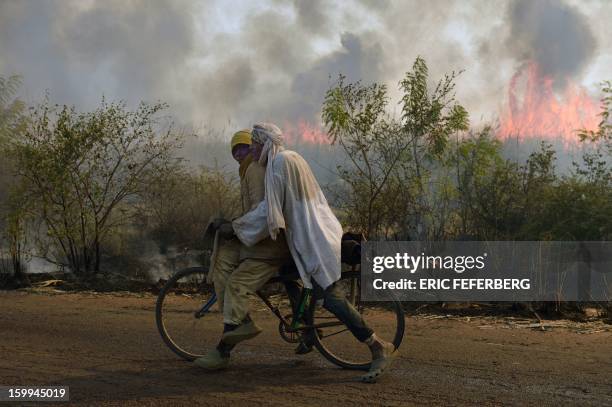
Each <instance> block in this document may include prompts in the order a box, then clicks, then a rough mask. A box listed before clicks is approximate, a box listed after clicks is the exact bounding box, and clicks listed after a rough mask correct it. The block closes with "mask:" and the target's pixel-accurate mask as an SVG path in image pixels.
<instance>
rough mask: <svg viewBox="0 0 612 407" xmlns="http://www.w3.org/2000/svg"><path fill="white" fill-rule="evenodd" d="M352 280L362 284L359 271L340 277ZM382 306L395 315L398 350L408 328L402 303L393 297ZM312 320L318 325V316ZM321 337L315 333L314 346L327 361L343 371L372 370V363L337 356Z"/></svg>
mask: <svg viewBox="0 0 612 407" xmlns="http://www.w3.org/2000/svg"><path fill="white" fill-rule="evenodd" d="M350 279H355V280H356V281H357V282H358V283H360V274H359V272H358V271H349V272H345V273H342V276H341V277H340V281H342V280H345V281H348V280H350ZM360 301H361V300H360V299H359V300H358V301H357V302H360ZM380 304H384V305H385V307H387V308H389V309H390V310H391V311H390V312H391V313H394V314H395V323H396V327H395V333H394V335H393V340H392V343H393V345H394V346H395V349H398V348H399V347H400V345H401V343H402V340H403V337H404V332H405V328H406V323H405V317H404V310H403V308H402V305H401V303H400V302H399V301H398V300H397V299H396V298H395V297H394V296H393V297H392V299H391V301H389V302H385V303H380ZM380 304H379V305H380ZM353 305H357V306H358V308H359V304H353ZM318 306H319V305H318V304H316V302H315V303H314V304H313V307H318ZM314 313H315V314H316V310H314ZM311 318H313V319H312V321H313V323H314V324H316V323H317V321H316V316H314V317H311ZM364 319H365V318H364ZM367 322H368V321H367V320H366V323H367ZM343 326H344V325H343ZM349 335H350V336H351V338H352V340H354V341H356V339H355V338H354V337H353V336H352V335H351V334H350V333H349ZM321 336H322V334H321V332H320V330H315V331H314V346H315V347H316V349H317V350H318V351H319V353H321V355H323V357H325V359H327V360H328V361H330V362H331V363H333V364H335V365H336V366H339V367H341V368H343V369H349V370H369V369H370V365H371V361H370V362H355V361H351V360H347V359H346V358H345V357H342V356H340V355H339V354H337V352H335V351H334V350H332V349H330V347H329V346H326V344H325V340H323V338H322V337H321Z"/></svg>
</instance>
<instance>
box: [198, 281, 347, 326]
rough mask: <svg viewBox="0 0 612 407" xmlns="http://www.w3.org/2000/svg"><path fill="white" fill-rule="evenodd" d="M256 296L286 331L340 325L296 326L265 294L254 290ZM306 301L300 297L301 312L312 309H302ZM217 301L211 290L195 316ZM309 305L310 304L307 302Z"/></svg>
mask: <svg viewBox="0 0 612 407" xmlns="http://www.w3.org/2000/svg"><path fill="white" fill-rule="evenodd" d="M256 294H257V296H258V297H259V298H260V299H261V300H262V301H263V302H264V304H266V306H267V307H268V308H269V309H270V311H272V313H273V314H274V315H275V316H276V318H278V319H279V320H280V321H281V322H282V323H283V325H284V326H285V328H286V330H287V332H300V331H306V330H310V329H317V328H330V327H333V326H342V325H343V324H342V322H339V321H338V322H326V323H322V324H315V325H299V326H296V325H295V324H294V323H293V321H288V320H287V319H286V318H285V317H284V316H283V315H282V314H281V312H280V310H279V308H278V307H277V306H275V305H273V304H272V303H271V302H270V300H268V297H266V296H265V295H263V294H262V293H261V292H260V291H257V292H256ZM304 301H306V299H305V298H302V301H301V304H300V308H301V309H302V310H303V312H304V313H305V312H312V311H313V307H309V310H305V309H304V305H306V304H302V302H304ZM216 302H217V293H215V292H213V295H212V296H211V297H210V299H209V300H208V301H206V302H205V303H204V305H202V307H201V308H200V309H199V310H197V311H196V312H195V314H194V315H195V317H196V318H198V319H199V318H202V317H203V316H204V315H205V314H207V313H208V312H210V309H211V308H212V306H213V305H215V303H216ZM308 302H309V303H310V301H308ZM309 305H310V304H309ZM312 305H314V302H312Z"/></svg>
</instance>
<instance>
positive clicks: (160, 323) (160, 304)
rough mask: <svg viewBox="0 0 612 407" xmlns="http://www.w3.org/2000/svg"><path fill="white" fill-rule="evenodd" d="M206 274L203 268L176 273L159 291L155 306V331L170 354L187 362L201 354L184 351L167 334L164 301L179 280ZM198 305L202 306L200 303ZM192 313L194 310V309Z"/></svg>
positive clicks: (192, 268)
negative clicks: (170, 351)
mask: <svg viewBox="0 0 612 407" xmlns="http://www.w3.org/2000/svg"><path fill="white" fill-rule="evenodd" d="M207 272H208V269H206V268H204V267H189V268H186V269H182V270H180V271H178V272H176V273H175V274H174V275H173V276H172V277H170V279H169V280H168V281H167V282H166V284H165V285H164V286H163V287H162V289H161V290H160V292H159V294H158V296H157V302H156V304H155V319H156V323H157V330H158V331H159V334H160V335H161V337H162V339H163V341H164V343H165V344H166V345H167V346H168V347H169V348H170V350H172V352H174V353H175V354H177V355H178V356H180V357H181V358H183V359H185V360H187V361H194V360H195V359H197V358H198V357H201V356H203V354H200V353H194V352H190V351H188V350H186V349H184V348H183V347H181V345H179V344H177V343H176V339H177V338H174V339H173V338H172V335H171V334H170V333H169V332H168V329H167V327H166V325H165V323H164V301H165V300H166V299H167V297H168V294H169V293H170V292H171V291H172V289H174V288H175V286H176V285H177V282H178V281H179V280H181V279H183V278H187V277H189V276H191V275H196V274H202V275H203V276H205V275H206V274H207ZM198 303H199V304H202V301H200V302H198ZM194 311H196V310H195V309H194ZM194 320H195V316H194Z"/></svg>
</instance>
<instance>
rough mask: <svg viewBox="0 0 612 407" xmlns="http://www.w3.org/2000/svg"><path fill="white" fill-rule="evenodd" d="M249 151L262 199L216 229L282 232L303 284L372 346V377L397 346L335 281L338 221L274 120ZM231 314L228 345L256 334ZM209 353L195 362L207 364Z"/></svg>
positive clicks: (246, 234) (267, 234) (257, 234)
mask: <svg viewBox="0 0 612 407" xmlns="http://www.w3.org/2000/svg"><path fill="white" fill-rule="evenodd" d="M250 151H251V155H252V156H253V159H254V160H255V161H257V162H258V163H259V164H260V165H261V166H265V199H264V200H263V201H262V202H260V203H259V204H258V205H257V206H256V207H255V208H253V209H252V210H250V211H249V212H248V213H246V214H244V215H243V216H242V217H240V218H238V219H236V220H234V221H233V222H232V223H231V224H229V223H228V224H225V225H223V226H222V227H221V229H220V231H221V232H223V234H224V235H225V236H230V235H231V234H232V233H235V235H236V236H237V237H238V239H239V240H240V242H241V243H243V244H244V245H245V246H247V247H253V246H255V245H256V244H257V243H259V242H261V241H264V240H266V239H269V238H271V239H272V240H274V241H276V240H278V239H281V237H280V236H281V235H282V233H283V232H284V233H285V235H286V242H287V245H288V248H289V250H290V252H291V255H292V257H293V260H294V262H295V264H296V266H297V269H298V271H299V273H300V277H301V279H302V282H303V284H304V286H305V287H306V288H313V289H314V294H315V298H323V300H324V307H325V308H326V309H328V310H329V311H330V312H332V313H333V314H335V315H336V317H337V318H338V319H339V320H340V321H342V322H343V323H344V324H345V325H346V326H347V328H348V329H349V330H350V331H351V333H352V334H353V335H354V336H355V337H356V338H357V339H358V340H359V341H360V342H364V343H366V344H367V345H368V347H369V348H370V351H371V353H372V364H371V368H370V371H369V372H368V373H367V374H366V375H364V376H363V377H362V379H363V380H364V381H374V380H376V378H377V377H378V376H379V375H380V374H381V373H382V372H383V371H384V370H385V369H386V368H387V367H388V366H389V365H390V363H391V361H392V359H393V358H394V356H395V347H394V346H393V344H391V343H389V342H386V341H384V340H382V339H380V338H379V337H378V336H377V335H376V334H375V333H374V332H373V330H372V329H371V328H369V327H368V326H367V324H366V323H365V321H364V320H363V318H361V315H360V314H359V313H358V312H357V311H356V310H355V308H354V307H353V306H352V305H351V304H350V303H349V302H348V301H347V300H346V298H345V296H344V295H343V293H342V291H341V290H340V288H339V287H338V286H337V285H336V284H335V283H336V281H338V280H339V278H340V246H341V236H342V227H341V225H340V223H339V222H338V220H337V219H336V217H335V215H334V214H333V212H332V211H331V208H330V207H329V205H328V204H327V201H326V199H325V196H324V195H323V192H322V191H321V188H320V187H319V184H318V183H317V181H316V179H315V177H314V175H313V174H312V171H311V169H310V167H309V166H308V164H307V163H306V161H304V159H303V158H302V157H301V156H300V155H299V154H297V153H296V152H293V151H289V150H285V149H284V148H283V146H282V134H281V131H280V129H279V128H278V127H277V126H275V125H273V124H267V123H262V124H257V125H255V126H254V127H253V130H252V144H251V148H250ZM233 285H234V283H233V282H232V281H231V280H230V281H229V282H228V284H227V287H226V290H239V288H236V287H232V286H233ZM238 285H239V284H238ZM262 285H263V283H262ZM237 292H239V291H237ZM241 293H242V292H241ZM226 303H227V300H226ZM232 314H233V315H232V317H233V319H231V320H230V321H226V325H228V324H227V322H230V323H233V324H236V323H238V325H237V326H231V327H230V329H226V331H225V332H224V334H223V337H222V341H221V343H226V344H230V346H231V345H234V344H236V343H238V342H240V341H242V340H245V339H248V338H250V337H253V336H254V335H256V334H257V333H254V331H253V330H252V329H251V328H250V326H249V324H250V323H251V321H249V320H246V321H245V320H243V319H239V318H245V317H246V315H242V313H241V311H238V312H232ZM226 328H227V326H226ZM208 356H209V355H207V356H205V357H204V358H200V359H198V361H197V363H198V364H199V365H200V366H203V367H207V366H209V365H210V364H208V363H207V362H208V361H209V360H210V358H208V359H207V357H208ZM227 359H228V360H229V357H228V358H227Z"/></svg>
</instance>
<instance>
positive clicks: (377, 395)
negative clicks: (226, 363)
mask: <svg viewBox="0 0 612 407" xmlns="http://www.w3.org/2000/svg"><path fill="white" fill-rule="evenodd" d="M154 303H155V297H154V296H152V295H150V294H144V295H142V296H139V295H130V296H118V295H111V294H87V293H81V294H58V295H48V294H34V293H26V292H0V310H1V311H0V336H1V340H0V355H1V357H0V385H65V386H70V398H71V403H72V404H75V405H117V406H126V405H128V406H129V405H155V406H157V405H185V404H191V405H230V404H232V405H285V406H289V405H290V406H299V405H329V406H336V405H372V404H374V405H411V404H417V405H423V404H426V405H430V404H433V405H448V404H451V405H473V404H475V403H478V404H485V405H499V404H518V405H524V404H530V405H553V404H554V405H558V404H560V403H563V404H580V405H612V379H611V378H612V333H611V332H610V331H604V332H596V333H591V334H579V333H576V332H572V331H571V330H568V329H563V328H559V329H553V330H552V331H550V332H542V331H535V330H531V329H507V327H506V328H504V325H503V324H497V325H491V324H490V323H487V324H485V325H486V326H483V320H479V319H478V318H472V319H471V320H469V321H467V320H455V319H444V318H430V319H428V318H426V317H425V318H424V317H416V318H415V317H408V318H407V334H406V337H405V339H404V344H403V345H402V349H401V350H402V355H401V357H400V358H399V360H398V361H397V363H396V364H395V366H394V368H393V370H392V371H391V372H390V374H388V375H387V376H386V377H385V378H384V379H381V381H380V382H379V383H376V384H371V385H368V384H362V383H359V382H356V380H355V379H356V377H357V376H358V375H359V373H358V372H351V371H343V370H341V369H338V368H335V367H334V366H332V365H330V364H329V363H328V362H326V361H325V360H324V359H323V358H322V357H320V356H319V355H318V354H317V353H316V352H313V353H311V354H309V355H306V356H295V355H293V353H292V349H293V346H292V345H291V344H288V343H285V342H283V341H282V340H281V339H280V337H279V336H278V333H277V331H276V323H275V321H273V319H272V318H271V317H270V316H269V314H268V313H263V312H255V314H254V318H255V319H256V320H257V321H258V322H259V323H260V324H261V325H262V326H263V327H264V328H265V329H266V331H265V332H264V333H263V334H262V335H260V336H259V337H257V338H255V339H254V340H252V341H250V342H248V343H245V344H242V345H241V346H240V348H239V349H238V350H237V351H236V352H235V355H234V360H233V363H232V367H231V369H229V370H227V371H225V372H222V373H207V372H203V371H201V370H199V369H198V368H197V367H195V366H193V365H192V364H190V363H188V362H184V361H182V360H179V359H178V358H177V357H176V356H174V354H172V353H170V352H169V351H168V349H167V348H166V347H165V345H164V344H163V343H162V341H161V340H160V338H159V335H158V333H157V331H156V328H155V323H154V314H153V309H154ZM218 329H219V328H218V327H210V332H209V333H210V334H211V335H218ZM355 346H359V345H358V344H355Z"/></svg>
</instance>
